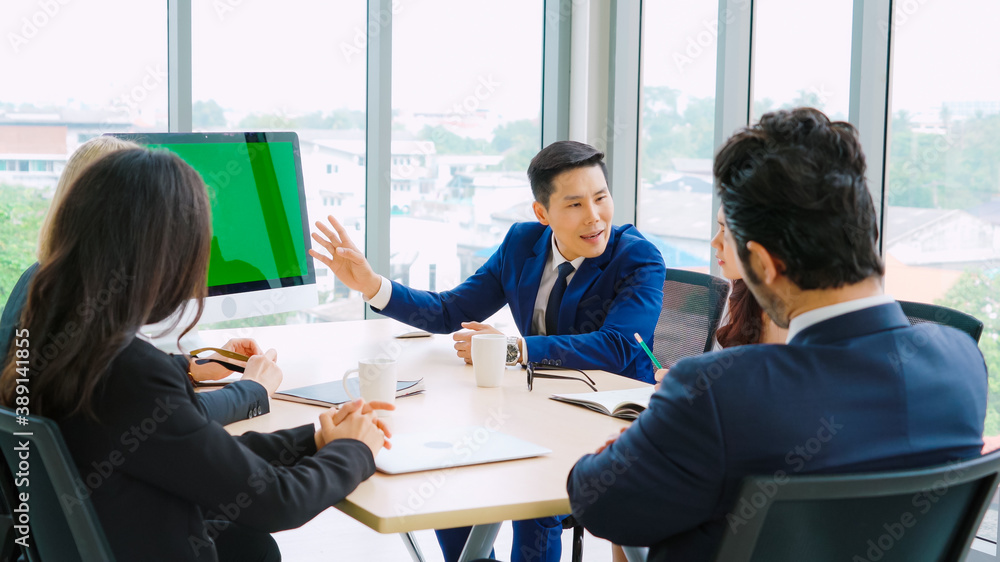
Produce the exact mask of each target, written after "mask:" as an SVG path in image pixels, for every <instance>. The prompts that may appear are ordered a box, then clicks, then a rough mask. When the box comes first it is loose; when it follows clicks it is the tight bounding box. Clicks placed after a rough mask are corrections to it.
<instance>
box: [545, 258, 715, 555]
mask: <svg viewBox="0 0 1000 562" xmlns="http://www.w3.org/2000/svg"><path fill="white" fill-rule="evenodd" d="M728 296H729V281H726V280H725V279H722V278H721V277H715V276H712V275H708V274H705V273H697V272H694V271H686V270H683V269H671V268H669V267H668V268H667V277H666V279H665V280H664V281H663V306H662V307H661V308H660V318H659V319H658V320H657V321H656V328H655V329H654V330H653V349H652V351H653V356H654V357H656V358H657V359H658V360H659V361H660V363H662V364H663V366H664V367H667V368H669V367H670V366H672V365H673V364H674V363H676V362H678V361H680V360H681V359H684V358H685V357H692V356H694V355H700V354H702V353H706V352H708V351H712V344H713V342H714V340H715V330H716V329H717V328H718V327H719V322H720V321H721V320H722V311H723V310H724V309H725V308H726V298H727V297H728ZM563 529H573V555H572V558H571V559H572V560H573V562H579V561H580V560H583V527H582V526H581V525H580V524H578V523H577V522H576V519H575V518H574V517H573V516H572V515H570V516H569V517H567V518H566V519H565V520H564V521H563ZM625 554H626V557H627V558H629V560H632V559H633V558H635V557H637V556H640V554H639V553H638V552H637V551H635V550H634V549H631V548H630V549H628V550H627V551H626V553H625Z"/></svg>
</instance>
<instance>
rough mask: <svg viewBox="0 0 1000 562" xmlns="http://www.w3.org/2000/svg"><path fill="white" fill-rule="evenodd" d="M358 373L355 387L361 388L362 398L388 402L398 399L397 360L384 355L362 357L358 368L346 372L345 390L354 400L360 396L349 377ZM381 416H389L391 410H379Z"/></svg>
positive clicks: (368, 400) (369, 400)
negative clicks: (369, 357) (371, 357)
mask: <svg viewBox="0 0 1000 562" xmlns="http://www.w3.org/2000/svg"><path fill="white" fill-rule="evenodd" d="M353 373H358V386H357V387H355V389H359V390H360V394H361V398H364V399H365V402H375V401H379V402H388V403H389V404H393V403H395V401H396V361H395V360H394V359H387V358H384V357H376V358H374V359H362V360H361V361H358V367H357V368H356V369H350V370H349V371H347V372H346V373H344V380H343V384H344V392H346V393H347V395H348V396H350V397H351V399H352V400H354V399H357V398H358V396H356V395H355V394H356V393H357V392H356V390H355V389H352V388H351V387H350V385H349V384H348V378H349V377H350V376H351V375H352V374H353ZM377 412H378V415H379V416H387V415H389V412H386V411H384V410H377Z"/></svg>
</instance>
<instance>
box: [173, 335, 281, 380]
mask: <svg viewBox="0 0 1000 562" xmlns="http://www.w3.org/2000/svg"><path fill="white" fill-rule="evenodd" d="M222 349H225V350H228V351H234V352H236V353H239V354H241V355H246V356H247V357H252V356H254V355H261V354H263V353H264V350H263V349H261V348H260V346H259V345H257V342H256V341H254V340H253V339H251V338H234V339H231V340H229V341H227V342H226V345H224V346H222ZM275 357H277V356H275ZM203 359H205V358H203ZM207 359H217V360H219V361H225V362H226V363H232V364H233V365H239V366H241V367H244V368H245V367H246V362H245V361H238V360H236V359H230V358H228V357H223V356H221V355H219V354H218V353H213V354H212V355H209V356H208V357H207ZM188 372H189V373H191V377H192V378H193V379H194V380H195V381H198V382H202V381H216V380H219V379H224V378H226V377H228V376H229V375H231V374H233V371H231V370H229V369H227V368H226V367H224V366H222V365H220V364H218V363H216V362H215V361H202V362H200V363H199V362H198V359H197V358H195V357H191V358H190V359H188Z"/></svg>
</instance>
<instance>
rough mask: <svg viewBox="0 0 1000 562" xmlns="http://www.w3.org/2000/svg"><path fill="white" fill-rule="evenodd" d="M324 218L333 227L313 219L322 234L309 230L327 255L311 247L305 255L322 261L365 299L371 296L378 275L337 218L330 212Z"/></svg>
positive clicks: (378, 285) (372, 295)
mask: <svg viewBox="0 0 1000 562" xmlns="http://www.w3.org/2000/svg"><path fill="white" fill-rule="evenodd" d="M327 220H329V221H330V227H332V228H333V230H331V229H330V227H328V226H327V225H325V224H323V223H322V222H319V221H316V228H318V229H319V230H320V232H322V234H319V233H316V232H313V233H312V238H313V240H315V241H316V242H317V243H318V244H319V245H320V246H322V247H323V248H325V249H326V251H327V252H329V253H330V255H329V256H327V255H326V254H324V253H322V252H320V251H318V250H316V249H315V248H311V249H310V250H309V255H310V256H312V257H314V258H316V259H318V260H319V261H321V262H323V263H324V264H326V266H327V267H329V268H330V271H332V272H333V274H334V275H336V276H337V279H340V280H341V281H342V282H343V283H344V285H347V286H348V287H350V288H351V289H354V290H355V291H360V292H361V294H363V295H364V296H365V299H366V300H367V299H371V298H372V297H374V296H375V293H377V292H378V290H379V287H381V285H382V278H381V277H380V276H379V275H377V274H376V273H375V271H374V270H373V269H372V266H371V265H369V264H368V260H367V259H365V255H364V254H362V253H361V251H360V250H358V247H357V246H355V245H354V242H352V241H351V238H350V237H349V236H348V235H347V230H345V229H344V227H343V225H341V224H340V223H339V222H337V219H335V218H333V215H330V216H328V217H327Z"/></svg>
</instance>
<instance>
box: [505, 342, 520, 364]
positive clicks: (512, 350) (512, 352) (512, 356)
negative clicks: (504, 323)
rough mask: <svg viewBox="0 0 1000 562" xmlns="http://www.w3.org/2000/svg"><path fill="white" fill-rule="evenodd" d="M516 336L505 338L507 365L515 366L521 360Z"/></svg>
mask: <svg viewBox="0 0 1000 562" xmlns="http://www.w3.org/2000/svg"><path fill="white" fill-rule="evenodd" d="M517 339H518V338H517V336H507V364H508V365H517V360H518V359H520V358H521V348H520V347H519V346H518V345H517Z"/></svg>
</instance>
